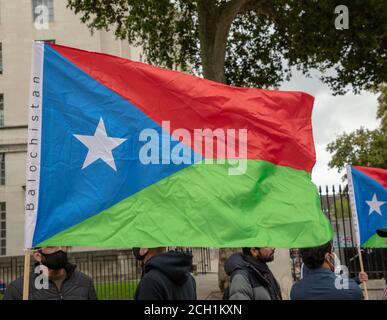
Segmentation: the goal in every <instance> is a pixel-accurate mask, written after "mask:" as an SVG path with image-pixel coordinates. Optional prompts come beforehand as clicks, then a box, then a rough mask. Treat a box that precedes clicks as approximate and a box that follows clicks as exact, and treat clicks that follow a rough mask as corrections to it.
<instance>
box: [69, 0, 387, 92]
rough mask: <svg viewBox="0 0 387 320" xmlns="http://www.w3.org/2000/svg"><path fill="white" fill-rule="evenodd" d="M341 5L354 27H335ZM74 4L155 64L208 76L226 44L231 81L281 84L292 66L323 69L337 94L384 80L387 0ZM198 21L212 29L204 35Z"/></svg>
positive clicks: (90, 0)
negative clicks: (207, 58)
mask: <svg viewBox="0 0 387 320" xmlns="http://www.w3.org/2000/svg"><path fill="white" fill-rule="evenodd" d="M342 4H344V5H347V7H348V9H349V29H346V30H336V29H335V25H334V21H335V19H336V18H337V15H336V14H335V13H334V10H335V7H336V6H337V5H342ZM199 5H200V6H201V7H204V8H206V10H204V11H200V10H198V6H199ZM68 6H69V7H70V8H71V9H72V10H73V11H74V12H75V13H77V14H80V15H81V17H80V18H81V21H82V22H84V23H86V24H87V26H88V27H89V28H90V30H91V31H94V30H98V29H106V30H108V29H113V31H114V32H115V34H116V36H117V37H119V38H121V39H128V41H129V43H131V44H133V45H136V46H142V47H143V49H144V52H145V55H146V59H147V62H149V63H152V64H155V65H159V66H164V67H167V68H173V69H180V70H182V71H187V72H191V73H194V74H203V73H205V72H203V71H205V70H203V68H211V63H209V64H204V63H203V61H204V60H203V59H204V58H205V56H204V55H211V54H212V55H214V56H215V55H216V57H218V55H217V54H215V53H214V52H215V51H216V50H217V49H219V48H221V49H220V50H224V52H223V53H222V54H223V57H225V61H223V59H213V60H212V61H217V60H222V61H221V62H220V63H221V68H222V69H223V70H222V72H224V74H225V82H227V83H228V84H232V85H238V86H253V87H268V86H277V85H278V84H279V83H280V82H281V81H283V80H284V79H289V78H290V77H291V67H292V66H295V67H296V68H298V69H299V70H301V71H302V72H303V73H304V74H308V72H309V71H310V69H313V68H314V69H318V70H320V71H321V74H322V75H321V79H322V81H324V82H325V83H327V84H328V85H329V86H330V87H331V88H332V90H333V93H334V94H343V93H345V92H346V91H348V90H349V88H350V87H351V88H352V90H353V91H354V92H359V91H360V90H362V89H374V88H375V87H376V86H377V85H378V84H380V83H383V82H385V81H386V75H387V69H386V63H385V61H386V56H387V53H386V51H387V49H386V43H387V38H386V33H387V32H386V29H387V25H386V23H385V22H386V21H387V2H386V1H385V0H369V1H367V2H366V3H365V2H364V1H362V0H351V1H348V0H347V1H337V0H324V1H317V0H297V1H295V0H293V1H292V0H229V1H225V0H222V1H221V0H217V1H215V0H211V1H209V0H196V1H195V0H148V1H143V0H68ZM199 12H200V13H201V15H200V16H199ZM199 21H202V23H203V24H205V26H206V28H204V29H203V30H207V32H205V33H203V34H200V33H199ZM207 26H208V28H207ZM220 26H223V27H224V26H226V31H227V35H228V37H226V39H227V41H226V42H227V43H226V45H225V46H224V45H223V44H222V42H225V41H224V40H223V38H222V37H221V36H219V37H218V36H216V35H217V33H216V32H217V31H219V30H218V29H220V28H221V27H220ZM217 28H218V29H217ZM223 31H224V30H223ZM223 31H222V32H223ZM222 32H219V34H221V33H222ZM215 33H216V35H215V36H212V35H213V34H215ZM219 39H220V40H219ZM199 40H200V41H199ZM216 41H218V42H219V41H220V42H221V43H215V44H213V45H214V46H213V47H211V46H208V42H216ZM204 47H205V48H208V47H210V48H215V49H214V50H212V49H210V50H203V48H204ZM223 47H224V49H223ZM218 53H219V52H218ZM210 60H211V59H210ZM332 70H334V74H333V75H332V72H330V73H329V75H327V74H328V73H327V71H332ZM216 72H217V73H219V72H220V71H219V70H218V69H217V70H216ZM220 79H223V77H220ZM222 81H223V80H222Z"/></svg>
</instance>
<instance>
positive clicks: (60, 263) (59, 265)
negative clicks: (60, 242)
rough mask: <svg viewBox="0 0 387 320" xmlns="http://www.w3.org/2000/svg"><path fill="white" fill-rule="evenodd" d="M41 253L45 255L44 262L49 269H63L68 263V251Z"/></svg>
mask: <svg viewBox="0 0 387 320" xmlns="http://www.w3.org/2000/svg"><path fill="white" fill-rule="evenodd" d="M40 253H41V255H42V256H43V259H42V264H43V265H45V266H46V267H47V268H48V269H52V270H59V269H63V268H64V267H65V266H66V264H67V263H68V260H67V252H64V251H62V250H60V251H57V252H54V253H50V254H46V253H43V252H40Z"/></svg>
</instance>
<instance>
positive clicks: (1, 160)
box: [0, 153, 5, 186]
mask: <svg viewBox="0 0 387 320" xmlns="http://www.w3.org/2000/svg"><path fill="white" fill-rule="evenodd" d="M0 185H2V186H3V185H5V153H0Z"/></svg>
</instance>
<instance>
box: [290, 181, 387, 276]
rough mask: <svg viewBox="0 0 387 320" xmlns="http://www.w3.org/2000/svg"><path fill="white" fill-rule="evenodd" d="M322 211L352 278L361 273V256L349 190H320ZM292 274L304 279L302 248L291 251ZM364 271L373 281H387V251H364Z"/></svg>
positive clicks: (341, 258)
mask: <svg viewBox="0 0 387 320" xmlns="http://www.w3.org/2000/svg"><path fill="white" fill-rule="evenodd" d="M319 193H320V201H321V208H322V210H323V212H324V214H325V215H326V216H327V217H328V219H329V221H330V223H331V225H332V227H333V230H334V237H333V245H334V247H335V253H336V254H337V256H338V258H339V259H340V262H341V264H342V265H345V266H347V268H348V271H349V273H350V276H355V275H357V274H358V273H359V271H360V263H359V258H358V255H357V248H356V239H355V233H354V228H353V223H352V212H351V206H350V202H349V194H348V188H347V187H346V188H342V187H341V186H339V187H338V188H335V187H334V186H332V187H331V188H329V187H328V186H326V187H325V189H324V190H323V189H322V188H321V187H320V188H319ZM290 256H291V259H292V274H293V279H294V280H295V281H296V280H298V279H299V278H300V269H301V263H302V262H301V258H300V256H299V253H298V249H291V250H290ZM362 256H363V262H364V269H365V271H366V272H367V273H368V276H369V278H370V279H380V278H386V276H387V249H364V250H363V249H362Z"/></svg>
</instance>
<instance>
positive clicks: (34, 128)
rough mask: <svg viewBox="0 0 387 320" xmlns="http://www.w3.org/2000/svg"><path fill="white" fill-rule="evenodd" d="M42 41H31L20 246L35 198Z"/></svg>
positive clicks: (27, 243)
mask: <svg viewBox="0 0 387 320" xmlns="http://www.w3.org/2000/svg"><path fill="white" fill-rule="evenodd" d="M43 59H44V42H41V41H34V42H33V44H32V66H31V78H30V81H31V82H30V95H29V105H28V141H27V145H28V151H27V162H26V202H25V226H24V249H26V250H27V249H31V247H32V240H33V235H34V231H35V225H36V218H37V213H38V202H39V180H40V157H41V134H42V107H43V105H42V97H43Z"/></svg>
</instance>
